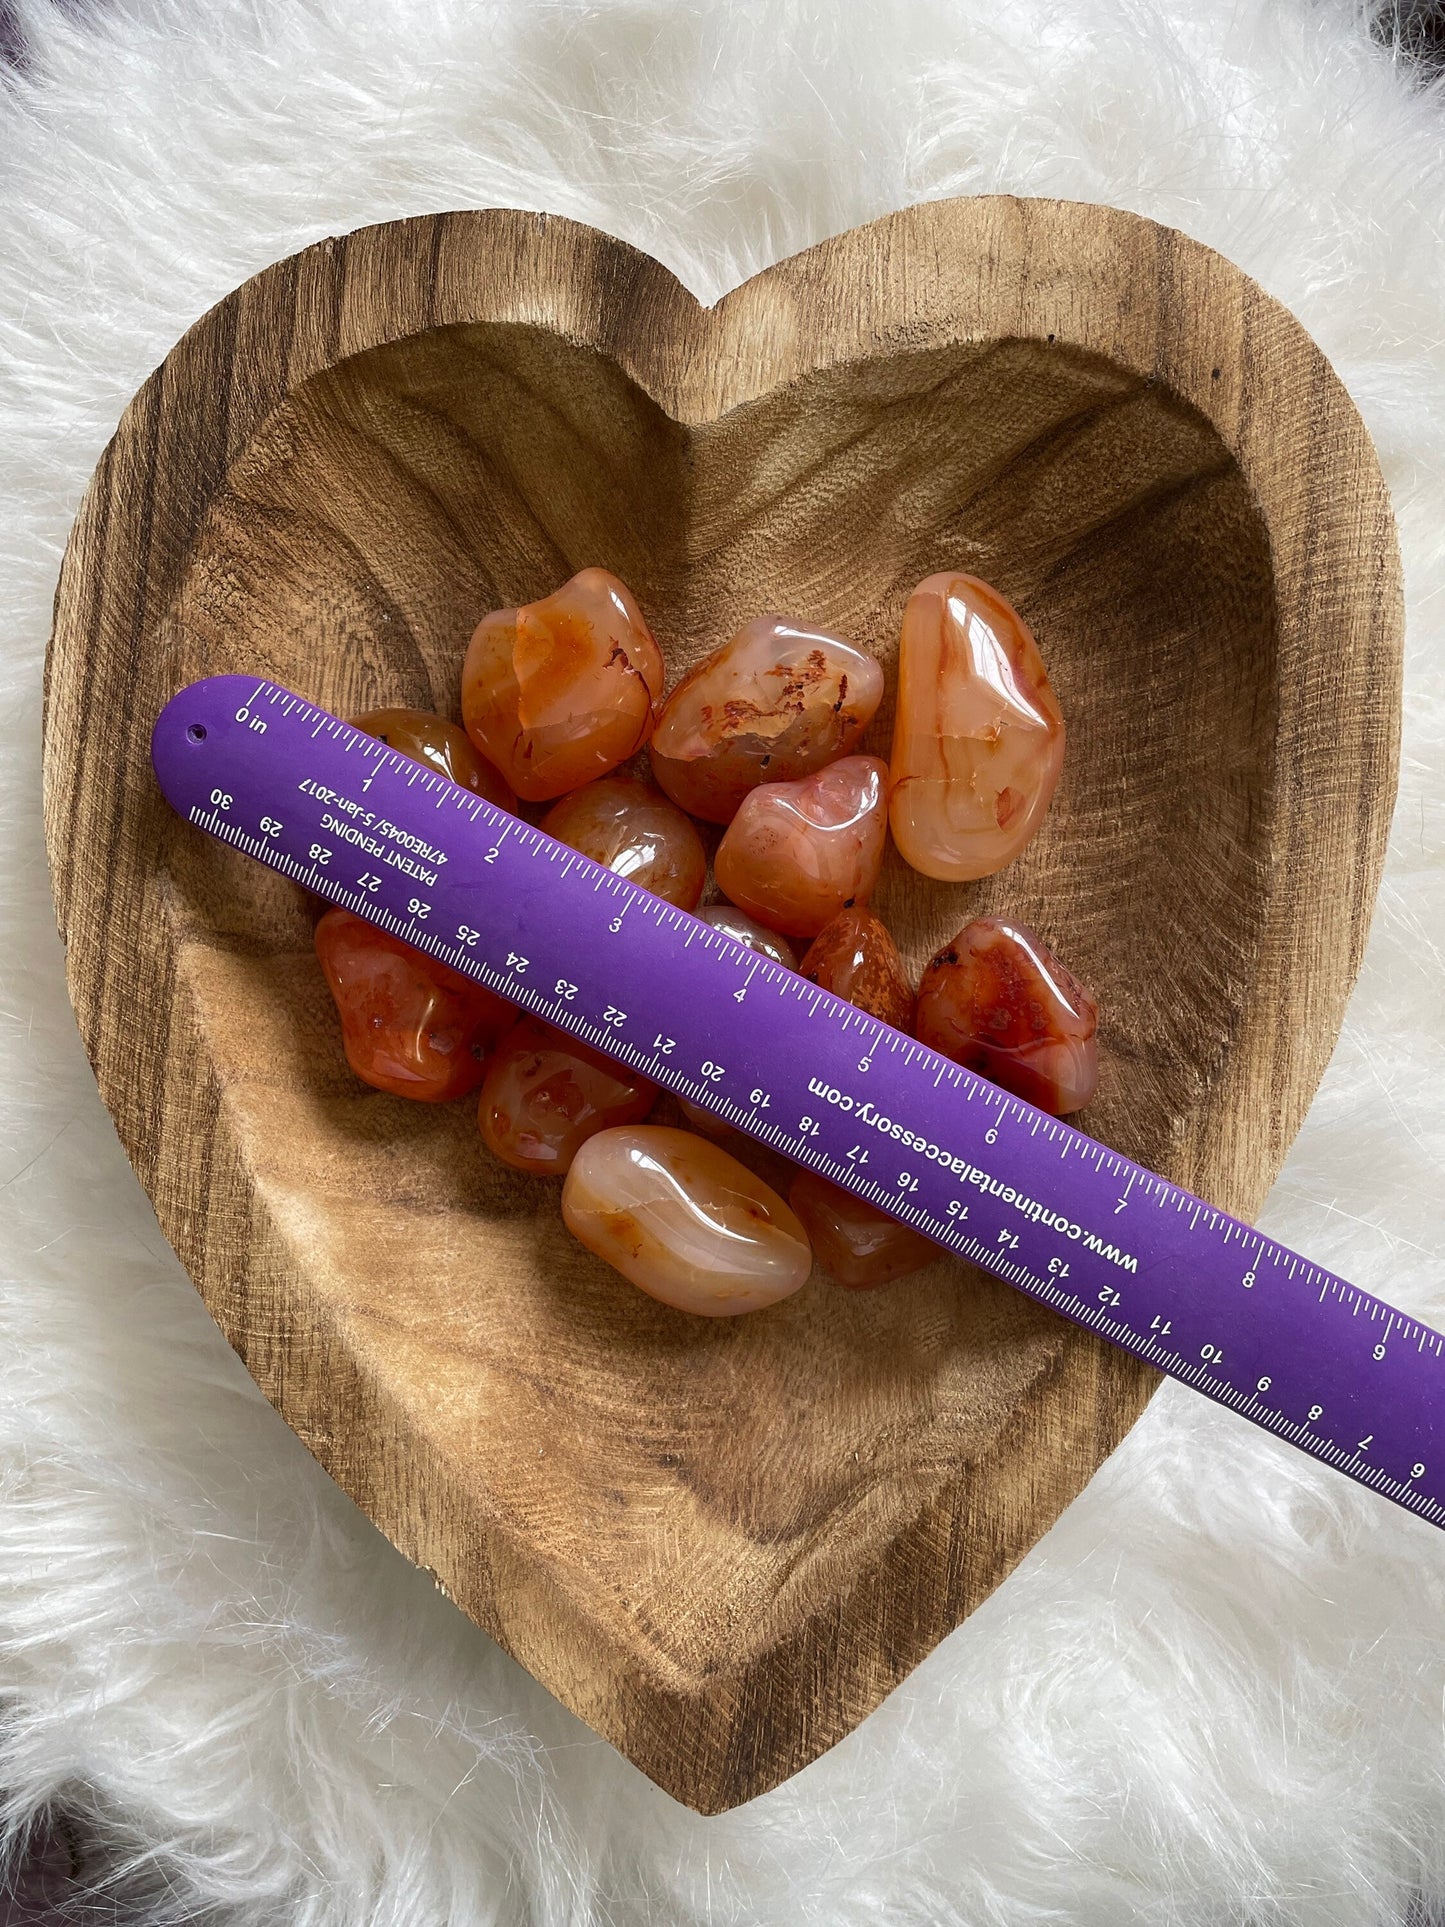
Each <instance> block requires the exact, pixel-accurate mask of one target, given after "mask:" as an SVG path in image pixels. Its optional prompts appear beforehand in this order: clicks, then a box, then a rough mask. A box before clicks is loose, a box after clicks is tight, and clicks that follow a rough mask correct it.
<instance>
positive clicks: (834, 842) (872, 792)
mask: <svg viewBox="0 0 1445 1927" xmlns="http://www.w3.org/2000/svg"><path fill="white" fill-rule="evenodd" d="M887 779H888V772H887V770H886V769H885V767H884V765H883V764H882V763H881V762H880V761H879V759H878V758H877V757H876V756H845V757H844V758H843V760H842V762H841V763H830V764H829V766H828V768H827V769H820V770H819V771H818V772H817V774H816V775H814V776H805V777H803V778H802V780H801V781H800V782H796V783H764V784H763V785H762V787H761V788H759V789H755V790H752V791H750V792H749V794H748V795H747V796H746V797H745V798H744V799H743V803H742V807H741V808H740V809H739V810H738V813H737V815H736V816H735V817H734V818H733V820H732V822H731V823H730V824H729V825H728V827H727V831H726V833H725V834H724V836H723V840H722V842H721V843H720V844H719V845H718V849H717V855H716V856H715V857H714V858H713V872H714V874H715V875H716V877H717V880H718V888H719V889H720V890H721V891H722V892H723V894H724V895H725V896H727V897H730V898H731V899H732V901H733V902H734V903H735V904H736V905H737V906H738V908H739V909H740V910H745V911H746V912H747V914H748V915H749V916H750V917H756V918H757V920H758V922H759V923H765V924H767V926H768V928H769V929H770V930H781V931H783V932H784V933H785V934H786V935H788V936H790V937H816V936H817V934H818V932H819V931H820V930H821V929H822V928H823V926H824V924H825V923H830V922H831V921H832V919H833V918H834V917H836V916H837V914H838V912H839V911H840V910H846V909H848V908H850V907H851V906H852V905H853V904H855V903H866V902H867V900H868V898H869V897H870V896H871V895H872V893H873V886H874V884H875V883H876V882H877V881H878V870H879V866H880V865H881V863H882V861H883V844H884V841H885V839H886V837H887V834H888V816H887V808H888V806H887V792H888V781H887Z"/></svg>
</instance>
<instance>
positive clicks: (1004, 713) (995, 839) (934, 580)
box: [889, 573, 1064, 883]
mask: <svg viewBox="0 0 1445 1927" xmlns="http://www.w3.org/2000/svg"><path fill="white" fill-rule="evenodd" d="M1063 761H1064V720H1063V716H1062V714H1061V713H1060V710H1059V704H1058V699H1057V697H1056V696H1055V695H1054V692H1053V688H1052V686H1051V685H1050V682H1049V679H1048V676H1047V674H1046V673H1045V670H1044V665H1043V660H1042V658H1041V657H1040V655H1039V651H1038V645H1037V643H1036V642H1035V641H1034V639H1033V636H1032V635H1031V633H1030V632H1029V628H1028V625H1027V624H1026V623H1025V622H1024V619H1023V617H1022V616H1021V615H1019V613H1018V611H1017V610H1016V609H1014V608H1013V607H1012V606H1011V604H1009V603H1008V602H1006V601H1005V600H1004V598H1003V597H1002V596H1001V595H1000V594H999V593H998V591H997V590H996V589H991V588H990V587H989V585H988V584H987V583H986V582H980V581H979V580H978V578H977V577H976V576H971V575H957V574H953V573H944V574H942V575H931V576H929V577H928V578H927V580H926V581H923V582H920V583H919V585H918V587H917V588H916V589H915V590H914V591H913V594H912V595H911V596H910V597H909V599H908V607H907V608H906V609H905V610H904V612H903V634H902V638H901V640H900V643H899V650H898V708H897V713H896V717H895V721H894V725H893V750H892V756H891V762H890V769H889V789H890V805H889V815H890V819H891V821H892V825H893V840H894V842H895V843H896V844H897V845H898V848H899V852H900V853H901V855H902V856H903V857H904V858H905V859H906V860H907V861H908V862H909V863H911V864H912V865H913V867H914V869H915V870H921V871H922V872H923V874H924V876H929V877H939V878H941V879H942V880H943V881H945V882H949V883H959V882H963V881H966V880H967V879H969V878H972V877H986V876H991V875H992V874H993V872H994V871H995V870H1001V869H1002V868H1003V866H1004V865H1005V864H1006V863H1011V862H1012V861H1013V859H1014V858H1015V857H1016V856H1017V855H1018V853H1019V851H1020V850H1022V849H1023V847H1024V845H1025V844H1026V843H1027V842H1028V841H1029V839H1030V837H1031V836H1033V834H1034V832H1035V831H1036V830H1037V829H1038V827H1039V825H1040V823H1042V821H1043V819H1044V813H1045V811H1046V810H1047V809H1048V807H1049V802H1050V799H1051V798H1052V796H1053V793H1054V789H1055V786H1056V785H1057V783H1058V780H1059V771H1060V769H1061V768H1062V767H1063Z"/></svg>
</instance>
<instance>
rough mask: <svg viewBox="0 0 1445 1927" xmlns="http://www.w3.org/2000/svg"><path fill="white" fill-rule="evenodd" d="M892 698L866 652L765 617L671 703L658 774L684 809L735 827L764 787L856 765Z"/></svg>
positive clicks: (684, 684)
mask: <svg viewBox="0 0 1445 1927" xmlns="http://www.w3.org/2000/svg"><path fill="white" fill-rule="evenodd" d="M882 696H883V671H882V670H881V669H880V668H879V666H878V664H877V663H876V662H875V661H874V659H873V658H872V656H870V655H869V654H868V653H867V651H866V650H863V649H860V648H858V646H857V645H856V644H855V643H851V642H845V641H844V640H843V638H842V637H841V636H835V635H830V634H829V632H828V631H827V630H826V629H806V628H804V627H802V625H801V624H799V623H795V622H790V621H788V619H787V618H786V617H784V616H759V617H758V618H757V620H756V621H754V622H750V623H748V624H747V625H746V626H745V627H744V628H742V629H740V630H739V631H738V633H737V634H736V635H735V636H734V637H733V639H732V641H731V642H729V643H726V644H724V646H723V647H722V648H721V649H718V650H716V651H714V653H713V654H712V655H710V656H709V657H708V658H707V660H706V661H705V662H701V663H699V664H698V666H697V668H696V669H694V670H693V671H692V672H691V673H690V674H689V675H687V676H685V677H684V678H683V680H682V681H681V682H680V683H679V684H678V685H677V688H676V689H674V690H673V692H672V694H671V695H670V696H669V697H668V699H667V701H666V702H665V703H664V704H663V707H662V712H661V714H660V715H659V717H658V719H657V728H656V730H655V731H654V733H653V737H652V745H651V749H650V751H649V754H650V755H651V757H652V769H653V774H654V775H655V776H656V777H657V780H658V782H659V783H661V785H662V787H663V788H664V789H665V790H666V791H667V793H668V795H669V796H670V797H671V798H672V800H673V801H674V802H675V803H679V804H681V806H682V808H683V809H685V810H690V811H691V812H692V814H693V815H694V816H701V817H703V818H705V819H706V820H707V821H708V822H710V823H730V822H731V821H732V819H733V817H734V816H735V815H736V813H737V808H738V805H739V804H740V803H741V802H742V800H743V798H744V797H745V796H746V795H747V793H748V791H749V790H752V789H756V788H757V786H758V784H759V783H781V782H792V781H793V780H794V779H796V778H797V777H799V776H811V775H812V773H813V771H814V770H818V769H822V768H823V766H824V765H825V764H827V763H831V762H833V761H835V760H836V759H837V758H838V757H839V756H846V755H847V754H848V752H849V750H850V749H852V747H853V746H854V744H855V743H856V742H857V741H858V739H859V737H860V736H861V735H862V734H863V731H864V730H865V729H866V728H867V727H868V725H869V723H871V722H872V720H873V715H874V712H875V711H876V710H877V708H878V704H879V702H880V701H881V699H882Z"/></svg>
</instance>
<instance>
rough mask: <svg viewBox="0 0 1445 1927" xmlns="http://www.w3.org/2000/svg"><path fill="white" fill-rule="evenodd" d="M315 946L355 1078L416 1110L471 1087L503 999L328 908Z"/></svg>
mask: <svg viewBox="0 0 1445 1927" xmlns="http://www.w3.org/2000/svg"><path fill="white" fill-rule="evenodd" d="M315 941H316V954H317V956H318V957H319V958H320V960H321V968H322V969H323V970H324V971H325V973H326V981H327V983H328V985H329V986H330V989H331V995H332V997H333V998H334V999H335V1001H336V1008H337V1010H338V1011H339V1012H340V1015H341V1035H342V1041H343V1043H344V1045H345V1048H346V1060H347V1062H348V1063H349V1064H350V1065H351V1068H352V1069H353V1070H354V1071H355V1072H356V1075H357V1076H358V1077H360V1078H362V1079H363V1080H364V1081H365V1082H366V1083H368V1084H372V1085H375V1087H376V1088H377V1090H380V1091H390V1092H392V1093H393V1094H394V1095H395V1096H397V1097H412V1098H417V1099H419V1100H420V1101H421V1102H422V1103H424V1104H443V1103H445V1102H446V1101H447V1100H448V1099H449V1098H453V1097H463V1096H465V1095H466V1093H467V1092H468V1091H472V1090H475V1089H476V1087H477V1085H478V1084H480V1083H481V1081H482V1057H483V1055H484V1053H485V1051H486V1049H487V1046H488V1044H490V1043H491V1042H492V1040H493V1039H494V1038H495V1037H496V1036H497V1034H498V1032H499V1031H500V1030H501V1029H502V1028H503V1027H504V1026H505V1025H506V1024H507V1023H508V1022H510V1020H511V1018H512V1017H513V1016H514V1015H515V1012H514V1011H513V1009H512V1006H511V1005H510V1004H509V1003H507V1002H506V1000H505V999H504V998H501V997H498V996H496V995H495V994H494V993H493V992H492V991H490V990H484V989H483V988H482V986H481V985H480V984H474V983H472V982H471V981H470V979H469V978H466V977H463V976H460V975H459V974H458V973H457V972H456V971H455V970H449V969H448V968H447V966H446V965H445V964H440V963H437V962H436V961H435V960H434V959H433V958H431V957H427V956H424V955H423V954H422V953H421V951H419V950H413V949H412V947H411V945H410V944H405V943H402V942H401V940H400V939H399V938H397V937H393V936H391V935H390V934H389V933H388V932H387V931H385V930H378V929H376V928H375V926H374V925H372V924H369V923H366V922H365V921H364V920H363V919H362V918H361V917H356V916H353V915H352V913H351V912H350V911H349V910H328V911H327V912H326V914H325V916H324V917H322V919H321V921H320V922H319V923H318V924H317V926H316V938H315Z"/></svg>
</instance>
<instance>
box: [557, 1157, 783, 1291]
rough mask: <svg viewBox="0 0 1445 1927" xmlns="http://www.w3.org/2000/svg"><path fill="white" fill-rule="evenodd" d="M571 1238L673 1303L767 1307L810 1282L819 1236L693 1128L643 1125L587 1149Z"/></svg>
mask: <svg viewBox="0 0 1445 1927" xmlns="http://www.w3.org/2000/svg"><path fill="white" fill-rule="evenodd" d="M562 1217H563V1220H564V1221H565V1223H566V1225H567V1229H568V1230H569V1231H570V1232H571V1233H572V1235H573V1236H574V1237H575V1238H577V1239H579V1240H580V1241H581V1243H583V1244H584V1245H586V1247H587V1249H588V1250H589V1251H592V1252H595V1253H596V1254H597V1256H598V1257H599V1258H601V1259H603V1260H604V1261H605V1262H606V1263H607V1264H609V1265H611V1266H613V1268H614V1269H615V1270H617V1271H620V1272H621V1273H622V1275H623V1277H624V1278H628V1279H630V1280H631V1282H632V1283H633V1284H634V1285H637V1286H638V1287H639V1288H640V1289H641V1290H643V1291H645V1292H647V1293H648V1294H649V1295H650V1296H651V1297H653V1298H660V1299H661V1300H662V1302H663V1303H664V1304H665V1305H673V1306H675V1307H676V1308H677V1309H678V1310H679V1311H690V1312H696V1313H698V1314H699V1315H700V1316H702V1317H704V1318H735V1317H736V1316H737V1315H738V1314H739V1313H740V1312H745V1311H759V1310H761V1309H762V1307H763V1306H765V1305H773V1304H776V1303H777V1301H778V1300H779V1299H780V1298H786V1297H787V1296H788V1295H789V1293H791V1292H794V1291H797V1290H798V1289H799V1287H800V1286H802V1285H804V1284H806V1283H807V1280H808V1274H809V1272H810V1271H811V1269H812V1265H813V1254H812V1251H811V1250H810V1248H809V1245H808V1234H807V1233H806V1232H805V1231H804V1229H803V1227H802V1225H801V1224H800V1223H799V1222H798V1219H797V1217H796V1216H795V1215H794V1213H793V1211H792V1210H791V1208H790V1207H789V1206H788V1205H786V1204H785V1203H784V1202H783V1200H782V1199H781V1198H780V1197H779V1196H778V1194H777V1192H776V1191H774V1190H773V1189H772V1188H771V1186H769V1185H767V1184H764V1182H763V1180H762V1179H761V1178H760V1177H757V1176H755V1175H754V1174H753V1172H751V1171H750V1170H749V1169H748V1168H747V1166H746V1165H745V1164H739V1163H738V1161H737V1159H736V1158H735V1157H730V1156H729V1154H728V1153H727V1152H726V1151H724V1150H721V1149H720V1148H719V1147H718V1146H717V1145H716V1144H709V1143H708V1141H707V1140H706V1138H700V1137H696V1136H694V1134H693V1133H692V1132H691V1131H675V1130H672V1129H671V1128H670V1127H668V1126H667V1125H662V1124H644V1125H641V1126H633V1127H631V1128H627V1129H622V1130H614V1131H603V1132H601V1133H600V1135H598V1136H597V1137H594V1138H591V1139H589V1140H588V1142H587V1143H586V1144H585V1145H583V1147H582V1149H581V1150H580V1151H579V1152H578V1153H577V1156H576V1158H575V1159H574V1160H573V1163H572V1169H571V1170H570V1171H569V1172H568V1174H567V1182H566V1184H565V1185H564V1186H563V1188H562Z"/></svg>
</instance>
